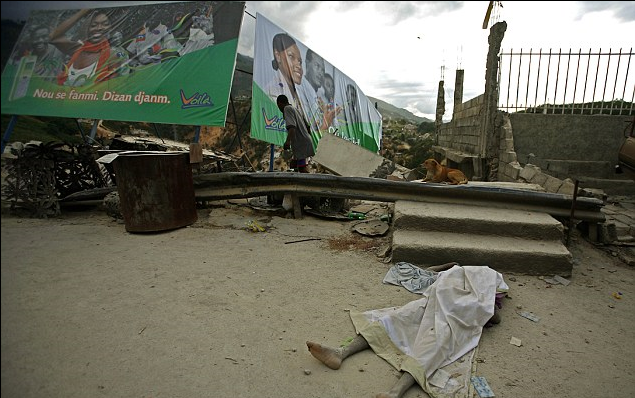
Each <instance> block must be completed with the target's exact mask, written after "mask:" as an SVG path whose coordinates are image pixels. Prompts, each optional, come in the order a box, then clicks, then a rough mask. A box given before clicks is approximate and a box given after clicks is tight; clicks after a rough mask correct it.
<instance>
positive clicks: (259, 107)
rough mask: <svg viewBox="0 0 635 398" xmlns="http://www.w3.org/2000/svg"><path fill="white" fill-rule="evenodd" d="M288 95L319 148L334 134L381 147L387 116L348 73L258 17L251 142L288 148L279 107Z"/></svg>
mask: <svg viewBox="0 0 635 398" xmlns="http://www.w3.org/2000/svg"><path fill="white" fill-rule="evenodd" d="M280 94H284V95H286V96H287V98H289V102H290V103H291V104H292V105H293V106H294V107H296V108H297V109H298V110H300V111H301V112H302V113H303V115H304V116H305V119H306V122H307V123H308V124H309V125H310V127H311V136H312V139H313V146H314V147H315V148H317V145H318V142H319V140H320V138H321V137H322V135H323V134H327V133H328V134H334V135H337V136H339V137H342V138H344V139H346V140H348V141H351V142H353V143H355V144H357V145H360V146H362V147H364V148H366V149H368V150H370V151H372V152H378V151H379V149H380V147H381V131H382V130H381V129H382V125H381V123H382V120H381V115H380V114H379V112H378V111H377V109H375V107H374V106H373V104H372V103H371V102H370V101H369V100H368V98H367V97H366V96H365V95H364V93H363V92H362V90H361V89H360V88H359V87H358V86H357V84H355V82H354V81H353V80H351V79H350V78H349V77H348V76H346V75H345V74H344V73H342V72H341V71H339V70H338V69H337V68H335V67H334V66H333V65H332V64H331V63H329V62H328V61H326V60H325V59H324V58H322V57H321V56H320V55H319V54H317V53H316V52H314V51H313V50H311V49H310V48H308V47H307V46H305V45H304V44H303V43H301V42H300V41H299V40H297V39H295V38H294V37H292V36H291V35H289V34H288V33H287V32H285V31H283V30H282V29H280V28H279V27H278V26H276V25H275V24H273V23H272V22H271V21H269V20H267V19H266V18H265V17H263V16H262V15H260V14H257V15H256V38H255V44H254V76H253V86H252V107H251V109H252V111H251V112H252V115H251V137H252V138H255V139H258V140H262V141H266V142H269V143H272V144H276V145H283V144H284V141H285V139H286V137H287V132H286V128H285V124H284V119H283V117H282V113H281V112H280V110H279V109H278V107H277V105H276V98H277V97H278V95H280Z"/></svg>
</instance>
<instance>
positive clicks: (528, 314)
mask: <svg viewBox="0 0 635 398" xmlns="http://www.w3.org/2000/svg"><path fill="white" fill-rule="evenodd" d="M518 315H520V316H522V317H523V318H527V319H529V320H530V321H534V322H538V321H539V320H540V318H539V317H538V316H536V315H535V314H533V313H531V312H527V311H522V312H519V313H518Z"/></svg>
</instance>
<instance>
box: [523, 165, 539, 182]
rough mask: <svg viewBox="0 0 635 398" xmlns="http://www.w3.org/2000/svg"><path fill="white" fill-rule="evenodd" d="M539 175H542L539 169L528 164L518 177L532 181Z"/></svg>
mask: <svg viewBox="0 0 635 398" xmlns="http://www.w3.org/2000/svg"><path fill="white" fill-rule="evenodd" d="M538 173H540V169H539V168H537V167H535V166H533V165H530V164H528V165H527V166H525V167H523V169H522V170H521V171H520V173H519V174H518V176H519V177H520V178H522V179H523V180H525V181H531V180H532V179H533V178H534V177H535V176H536V174H538Z"/></svg>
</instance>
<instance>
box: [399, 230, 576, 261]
mask: <svg viewBox="0 0 635 398" xmlns="http://www.w3.org/2000/svg"><path fill="white" fill-rule="evenodd" d="M393 246H394V247H395V246H396V247H399V246H411V247H413V246H418V247H435V248H448V249H451V250H454V251H460V250H464V251H466V250H479V251H491V252H497V251H504V252H509V253H532V252H535V253H550V254H562V255H565V256H568V255H570V253H569V251H568V250H567V248H566V246H564V244H563V243H562V242H561V241H560V240H532V239H523V238H517V237H506V236H493V235H475V234H460V233H454V232H436V231H413V230H397V231H394V232H393Z"/></svg>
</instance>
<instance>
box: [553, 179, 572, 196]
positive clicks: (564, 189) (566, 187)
mask: <svg viewBox="0 0 635 398" xmlns="http://www.w3.org/2000/svg"><path fill="white" fill-rule="evenodd" d="M574 191H575V184H573V183H572V182H571V180H565V181H563V182H562V185H561V186H560V189H558V192H557V193H561V194H563V195H571V196H573V192H574Z"/></svg>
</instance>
